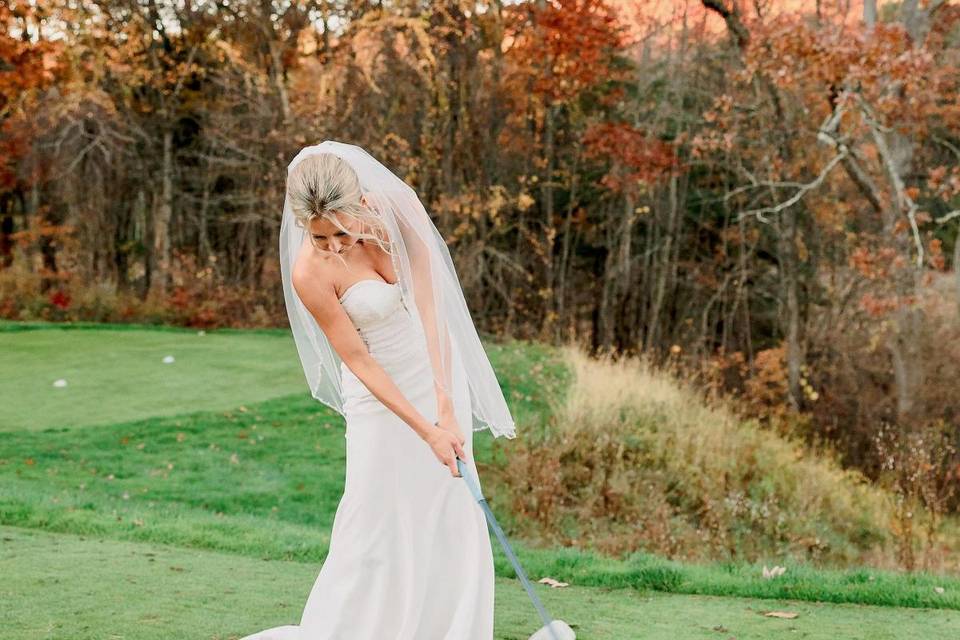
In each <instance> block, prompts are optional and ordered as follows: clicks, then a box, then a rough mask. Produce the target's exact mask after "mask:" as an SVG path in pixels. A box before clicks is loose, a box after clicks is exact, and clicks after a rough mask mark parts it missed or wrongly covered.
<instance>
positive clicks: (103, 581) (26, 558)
mask: <svg viewBox="0 0 960 640" xmlns="http://www.w3.org/2000/svg"><path fill="white" fill-rule="evenodd" d="M0 540H2V545H0V574H2V575H5V576H15V577H16V579H15V580H4V581H0V615H2V617H3V620H4V627H3V633H4V637H10V638H17V640H40V639H43V640H68V639H69V640H94V639H96V640H101V639H103V638H124V639H126V640H167V639H168V638H208V639H209V640H230V639H236V638H238V637H240V636H241V635H244V634H247V633H250V632H253V631H256V630H260V629H265V628H268V627H272V626H278V625H281V624H295V623H297V622H298V621H299V617H300V614H301V612H302V610H303V605H304V603H305V602H306V597H307V594H308V593H309V590H310V587H311V586H312V584H313V581H314V580H315V579H316V574H317V571H318V570H319V565H318V564H317V563H295V562H282V561H263V560H259V559H256V558H245V557H239V556H235V555H231V554H224V553H217V552H211V551H198V550H192V549H183V548H178V547H175V546H169V545H160V544H150V543H135V542H124V541H118V540H113V539H109V538H101V537H96V536H94V537H91V536H72V535H62V534H52V533H46V532H40V531H36V530H28V529H20V528H16V527H0ZM535 588H536V589H537V591H538V594H539V595H540V597H541V598H542V599H543V600H544V603H545V605H546V606H547V607H548V609H549V610H550V611H551V613H553V614H554V615H556V616H557V617H560V618H563V619H564V620H566V621H567V622H569V623H571V625H572V626H573V628H574V629H575V630H576V631H577V635H578V638H579V640H694V639H701V638H718V639H720V640H727V639H728V638H732V637H735V638H737V640H769V639H770V638H778V637H786V636H789V637H803V638H806V640H853V639H854V638H856V639H862V638H866V637H869V638H871V640H895V639H907V638H910V639H913V638H924V640H948V639H949V640H954V639H955V638H956V630H957V629H958V628H960V613H958V612H956V611H934V610H922V609H900V608H894V607H866V606H860V605H843V604H841V605H834V604H822V603H809V602H798V601H794V600H757V599H739V598H723V597H715V596H701V595H693V596H686V595H675V594H660V593H637V592H635V591H632V590H624V589H619V590H607V589H601V588H591V587H584V586H580V585H571V586H570V587H566V588H563V589H550V588H547V587H545V586H544V585H535ZM51 596H53V597H51ZM770 611H786V612H790V613H795V614H797V617H796V618H795V619H792V620H785V619H778V618H773V617H769V616H766V615H764V614H766V613H768V612H770ZM494 616H495V631H494V640H524V639H526V638H527V637H528V636H529V634H530V633H532V632H533V631H534V630H535V629H536V628H537V627H538V626H539V624H538V621H537V619H536V615H535V613H534V611H533V608H532V606H531V605H530V603H529V601H528V600H527V599H526V596H525V595H524V593H523V591H522V588H521V587H520V585H519V583H518V582H517V581H516V580H510V579H507V578H502V577H501V578H498V579H497V581H496V602H495V607H494Z"/></svg>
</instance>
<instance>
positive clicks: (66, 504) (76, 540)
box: [0, 325, 960, 640]
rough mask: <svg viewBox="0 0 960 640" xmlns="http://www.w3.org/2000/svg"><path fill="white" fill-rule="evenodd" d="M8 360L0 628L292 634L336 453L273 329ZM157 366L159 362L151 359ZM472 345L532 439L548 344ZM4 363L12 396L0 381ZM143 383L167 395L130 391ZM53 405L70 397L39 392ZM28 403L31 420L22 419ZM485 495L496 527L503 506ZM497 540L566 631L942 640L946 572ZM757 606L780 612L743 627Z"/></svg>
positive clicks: (953, 588) (74, 346)
mask: <svg viewBox="0 0 960 640" xmlns="http://www.w3.org/2000/svg"><path fill="white" fill-rule="evenodd" d="M137 336H141V337H137ZM8 348H10V352H11V353H13V354H14V356H13V357H4V358H3V359H2V360H0V389H2V391H0V393H3V394H4V395H3V397H2V398H0V399H2V401H3V403H2V405H0V406H3V407H4V409H3V414H2V416H0V425H2V426H0V525H3V531H2V545H0V575H3V576H7V577H8V579H6V580H3V581H0V584H2V587H0V590H2V591H0V607H3V610H0V617H2V619H3V620H5V621H6V620H10V621H12V627H9V628H5V631H4V633H6V632H7V631H8V630H10V629H14V630H16V631H15V632H11V635H10V637H11V638H18V639H19V638H24V639H32V638H154V637H165V638H171V637H173V638H179V637H184V638H186V637H206V638H229V637H234V636H239V635H243V634H244V633H249V632H250V631H252V630H254V629H258V628H265V627H268V626H272V625H274V624H283V623H287V622H296V621H297V619H298V616H299V613H300V611H301V608H302V606H303V602H304V601H305V599H306V596H307V594H308V593H309V587H310V586H311V585H312V582H313V579H314V578H315V577H316V572H317V570H318V569H319V566H320V563H321V562H322V561H323V558H324V557H325V554H326V549H327V544H328V542H329V531H330V526H331V523H332V517H333V513H334V511H335V509H336V505H337V502H338V501H339V498H340V495H341V492H342V486H343V485H342V483H343V463H344V448H343V444H344V442H343V424H342V419H341V418H339V417H338V416H336V415H335V414H334V413H333V412H331V411H330V410H329V409H327V408H326V407H323V406H321V405H320V403H318V402H316V401H315V400H313V399H311V398H310V397H309V395H308V394H307V392H306V388H305V385H304V383H303V380H302V372H301V371H300V369H299V364H298V362H297V360H296V352H295V349H294V348H293V343H292V341H291V340H290V339H289V336H286V335H285V334H283V332H270V331H265V332H238V331H228V332H208V333H206V334H205V335H203V336H200V335H197V334H196V332H186V331H180V330H154V329H149V328H143V327H140V328H135V329H128V328H125V329H116V328H99V329H97V328H89V327H87V328H77V329H71V330H60V329H56V328H43V329H36V330H29V331H12V330H10V325H5V326H0V349H2V353H4V356H6V355H7V353H8ZM79 352H82V353H83V354H84V355H83V356H82V357H81V356H80V355H76V356H71V358H72V360H71V362H72V363H73V364H72V365H71V366H72V367H73V369H72V373H70V374H69V376H67V375H63V376H60V375H58V377H72V378H73V379H75V380H77V381H81V380H88V381H97V382H96V383H90V384H87V385H84V384H82V383H80V382H78V384H77V385H68V386H67V387H66V388H53V387H52V386H51V385H50V384H49V382H47V381H46V380H47V378H49V377H50V376H53V375H55V371H57V370H60V371H62V369H63V364H62V363H63V361H64V356H63V355H62V354H64V353H79ZM168 352H172V354H173V355H175V358H176V362H175V363H174V364H171V365H165V364H162V362H161V361H160V359H161V358H162V357H163V355H165V354H166V353H168ZM490 352H491V359H492V360H493V361H494V367H495V368H496V370H497V372H498V375H500V376H501V381H502V382H503V385H504V389H505V391H506V393H507V396H508V399H509V401H510V403H511V407H512V408H514V414H515V416H517V417H518V422H519V424H521V425H530V426H529V429H531V430H532V429H535V428H542V420H541V419H540V418H541V417H542V416H543V415H544V413H545V411H547V408H548V399H549V397H550V396H551V395H555V394H558V393H562V390H563V385H564V383H565V380H566V377H565V373H564V371H563V370H562V368H561V367H559V366H558V363H557V361H556V360H555V359H554V358H553V355H552V353H551V352H550V350H548V349H545V348H542V347H539V346H536V345H525V344H519V343H518V344H514V345H510V346H491V347H490ZM51 362H54V364H51ZM254 362H256V364H251V363H254ZM58 363H59V364H58ZM154 369H158V370H159V373H157V371H154ZM23 370H26V371H27V372H28V375H27V377H28V378H30V379H32V380H33V383H28V382H25V381H23V380H21V379H20V378H18V376H19V375H20V373H22V371H23ZM171 372H175V375H174V374H173V373H171ZM150 376H158V377H157V378H154V379H155V380H157V379H162V378H163V377H164V376H166V377H167V379H168V380H171V382H169V385H167V386H164V385H158V384H154V385H149V384H147V385H144V384H139V383H137V384H134V383H131V382H130V381H131V380H142V379H144V378H149V377H150ZM211 377H213V378H214V381H213V382H209V383H208V381H209V380H210V379H211ZM18 380H19V382H16V384H17V385H19V386H18V387H17V389H16V390H14V391H11V390H9V389H8V388H7V387H6V385H7V383H8V382H9V381H18ZM120 384H123V385H125V386H122V387H120V388H121V389H122V392H121V393H115V392H114V391H111V390H113V389H115V388H116V387H115V386H114V385H120ZM198 387H203V389H198ZM300 387H302V388H300ZM64 391H69V392H71V393H74V394H75V395H74V396H70V397H68V400H69V401H65V400H64V399H63V398H64V397H65V396H59V397H58V396H56V395H55V394H56V393H60V392H64ZM51 393H54V395H52V396H51V395H49V394H51ZM154 396H160V399H157V398H155V397H154ZM44 398H46V399H47V400H44ZM51 398H52V400H51ZM70 398H72V400H71V399H70ZM47 402H50V403H52V406H53V410H52V411H51V412H49V413H48V412H45V411H44V412H38V411H35V410H34V409H32V408H31V407H41V408H43V407H46V406H47V404H46V403H47ZM74 402H75V404H74ZM58 403H59V404H58ZM38 416H39V417H38ZM51 416H52V417H51ZM68 416H69V417H68ZM475 446H476V448H475V455H476V458H477V461H478V465H479V466H480V472H481V474H482V475H485V476H486V477H494V474H495V473H496V465H497V463H498V461H499V456H500V455H502V448H503V447H508V446H510V444H509V442H507V441H503V440H498V441H493V440H492V439H491V438H490V437H489V436H488V435H486V434H485V433H478V434H476V435H475ZM488 498H489V499H490V502H491V504H492V506H493V508H494V511H495V512H496V513H497V515H498V517H499V518H500V519H501V522H502V523H504V524H506V525H508V526H509V523H510V521H511V516H510V514H509V513H508V512H507V510H506V508H505V505H501V504H499V503H498V502H497V497H496V495H495V494H491V495H488ZM515 543H516V546H517V547H518V553H519V555H520V558H521V561H522V562H523V563H524V566H525V567H526V568H527V570H528V572H529V573H530V574H531V576H533V577H534V578H535V579H537V578H539V577H542V576H551V577H554V578H557V579H559V580H564V581H567V582H569V583H570V584H571V586H570V587H567V588H564V589H553V590H551V589H547V588H546V587H539V588H540V589H541V590H542V592H543V593H544V597H545V598H546V599H547V602H548V606H549V607H550V608H551V610H552V611H553V612H554V614H555V615H557V616H558V617H562V618H564V619H566V620H567V621H568V622H571V623H572V624H574V625H575V628H577V629H578V631H579V632H580V637H581V638H681V639H682V638H700V637H705V638H706V637H709V638H723V639H724V640H726V639H728V638H733V637H735V638H767V637H780V636H781V635H782V636H783V637H786V636H787V635H789V636H790V637H805V638H864V637H871V638H957V637H960V579H958V578H955V577H945V576H935V575H925V574H912V575H899V574H896V573H890V572H880V571H874V570H866V569H864V570H857V571H825V570H820V569H817V568H815V567H807V566H800V565H791V566H789V567H788V571H787V573H786V574H785V575H783V576H781V577H780V578H778V579H776V580H763V579H762V578H761V576H760V567H759V566H755V565H745V564H724V565H710V566H697V565H689V564H681V563H674V562H667V561H663V560H661V559H658V558H656V557H653V556H649V555H645V554H636V555H634V556H632V557H630V558H626V559H621V560H615V559H610V558H602V557H599V556H597V555H594V554H591V553H586V552H580V551H577V550H574V549H533V548H529V547H527V546H526V545H524V544H523V542H522V541H521V540H516V541H515ZM494 549H495V560H496V566H497V575H498V576H499V578H498V585H497V638H498V640H499V639H506V638H526V637H527V635H529V633H531V632H532V631H533V630H534V629H535V628H536V616H535V613H534V612H533V609H532V606H531V605H530V604H529V602H528V601H527V600H526V596H525V594H524V593H523V591H522V589H521V588H520V586H519V583H518V582H517V581H516V579H515V576H514V574H513V571H512V569H511V567H510V565H509V563H507V561H506V559H505V557H504V556H503V554H502V552H501V551H500V550H499V548H498V545H497V544H496V542H494ZM150 554H153V555H150ZM771 563H772V562H771ZM11 576H12V579H11V578H10V577H11ZM681 594H686V595H681ZM731 596H740V597H731ZM757 598H762V599H757ZM778 599H783V600H784V601H783V602H780V601H778ZM787 600H789V601H787ZM818 601H820V602H819V603H818ZM827 602H829V603H833V604H830V605H828V604H824V603H827ZM843 603H850V604H843ZM852 605H858V606H852ZM862 605H885V606H872V607H871V606H862ZM906 607H910V608H906ZM771 609H785V610H789V611H793V612H797V613H799V616H798V617H797V618H795V619H792V620H784V619H774V618H770V617H766V616H763V615H761V612H763V611H768V610H771ZM0 636H2V637H6V636H5V635H3V634H0Z"/></svg>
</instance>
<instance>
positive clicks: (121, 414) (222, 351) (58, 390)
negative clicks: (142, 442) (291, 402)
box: [0, 329, 305, 431]
mask: <svg viewBox="0 0 960 640" xmlns="http://www.w3.org/2000/svg"><path fill="white" fill-rule="evenodd" d="M0 352H2V353H3V365H2V366H0V406H3V407H4V411H3V413H2V414H0V431H13V430H21V429H45V428H48V427H54V426H56V427H78V426H88V425H93V424H101V423H113V422H118V421H124V420H132V419H137V418H143V417H147V416H158V415H174V414H177V413H184V412H187V411H196V410H197V409H221V408H223V409H225V408H228V407H233V406H236V405H238V404H242V403H243V402H256V401H258V400H265V399H267V398H273V397H276V396H279V395H285V394H289V393H292V392H294V391H299V390H300V389H303V388H305V382H304V377H303V371H302V369H301V368H300V364H299V361H298V359H297V352H296V347H295V345H294V343H293V339H292V337H290V336H289V335H284V334H282V333H276V334H273V335H270V334H242V333H220V332H207V333H206V334H205V335H200V334H199V333H198V332H197V331H155V330H149V329H139V330H135V329H127V330H115V329H114V330H101V331H90V330H79V329H73V330H65V329H47V330H40V329H37V330H19V331H12V330H9V329H8V330H6V331H0ZM167 355H172V356H174V360H175V361H174V362H173V363H170V364H165V363H164V362H163V358H164V357H165V356H167ZM61 378H63V379H65V380H66V381H67V386H66V387H54V386H53V382H54V381H55V380H58V379H61Z"/></svg>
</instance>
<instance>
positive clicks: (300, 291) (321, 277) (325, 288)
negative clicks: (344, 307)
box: [291, 251, 336, 302]
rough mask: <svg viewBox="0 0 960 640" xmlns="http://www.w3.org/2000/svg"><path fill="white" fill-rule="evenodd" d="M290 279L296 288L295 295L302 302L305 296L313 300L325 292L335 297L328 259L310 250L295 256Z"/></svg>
mask: <svg viewBox="0 0 960 640" xmlns="http://www.w3.org/2000/svg"><path fill="white" fill-rule="evenodd" d="M291 281H292V282H293V287H294V288H295V289H296V290H297V295H299V296H300V299H301V300H303V301H304V302H306V300H307V298H310V299H314V300H315V299H317V298H322V297H324V295H325V294H329V295H331V296H333V297H334V298H335V297H336V293H335V290H334V286H333V282H334V280H333V273H332V269H331V266H330V264H329V261H328V260H326V259H324V258H323V257H321V256H319V255H317V254H316V253H314V252H312V251H305V252H302V253H301V254H300V255H299V256H297V260H296V262H294V265H293V273H292V275H291Z"/></svg>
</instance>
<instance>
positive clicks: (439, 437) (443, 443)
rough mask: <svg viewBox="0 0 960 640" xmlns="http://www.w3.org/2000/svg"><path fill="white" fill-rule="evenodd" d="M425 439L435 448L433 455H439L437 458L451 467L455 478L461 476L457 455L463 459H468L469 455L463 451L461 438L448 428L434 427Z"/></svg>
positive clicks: (451, 472)
mask: <svg viewBox="0 0 960 640" xmlns="http://www.w3.org/2000/svg"><path fill="white" fill-rule="evenodd" d="M454 424H456V423H454ZM425 440H426V441H427V444H429V445H430V448H431V449H432V450H433V455H435V456H437V460H439V461H440V463H441V464H444V465H446V466H447V467H448V468H449V469H450V474H451V475H452V476H453V477H454V478H459V477H460V473H459V469H457V457H458V456H459V457H460V459H461V460H466V459H467V455H466V454H465V453H464V452H463V447H462V446H461V444H460V439H459V438H458V437H457V436H456V435H454V434H453V433H451V432H450V431H447V430H446V429H442V428H440V429H438V428H434V429H433V430H431V431H430V432H429V433H428V434H427V437H426V438H425Z"/></svg>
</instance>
